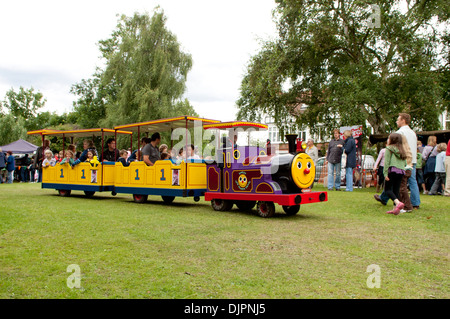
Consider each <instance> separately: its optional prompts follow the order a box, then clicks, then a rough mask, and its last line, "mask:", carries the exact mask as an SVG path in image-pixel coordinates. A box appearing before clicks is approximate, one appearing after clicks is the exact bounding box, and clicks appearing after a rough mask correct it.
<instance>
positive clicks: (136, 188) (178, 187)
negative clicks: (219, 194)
mask: <svg viewBox="0 0 450 319" xmlns="http://www.w3.org/2000/svg"><path fill="white" fill-rule="evenodd" d="M219 122H220V121H215V120H208V119H202V118H196V117H191V116H180V117H174V118H167V119H160V120H153V121H148V122H141V123H135V124H128V125H121V126H117V127H115V128H114V129H115V130H120V131H129V132H134V133H137V135H138V136H141V134H147V135H151V134H152V133H154V132H159V133H162V132H167V131H169V132H171V135H172V133H173V132H174V130H176V129H178V130H179V132H182V134H180V135H179V136H181V137H184V142H183V140H182V141H180V143H179V146H180V147H187V146H188V138H187V136H188V135H189V130H190V129H195V126H196V125H197V128H198V129H201V130H203V125H204V124H211V123H219ZM171 147H173V145H170V148H171ZM138 148H139V145H138ZM206 184H207V180H206V164H205V162H204V161H203V160H195V159H188V158H184V159H183V160H182V161H181V162H180V163H173V162H172V161H170V160H159V161H156V162H155V163H154V165H152V166H147V164H145V163H144V162H142V161H139V162H132V163H131V164H130V166H128V167H124V166H123V165H122V164H121V163H116V165H115V191H116V192H117V193H128V194H132V195H133V199H134V201H135V202H139V203H141V202H145V201H146V200H147V198H148V196H149V195H157V196H162V199H163V200H164V201H165V202H166V203H170V202H172V201H173V200H174V198H175V197H194V199H195V200H196V201H198V200H199V199H200V196H203V195H204V193H205V192H206Z"/></svg>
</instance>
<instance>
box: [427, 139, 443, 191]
mask: <svg viewBox="0 0 450 319" xmlns="http://www.w3.org/2000/svg"><path fill="white" fill-rule="evenodd" d="M436 149H437V151H438V155H436V166H435V169H434V173H435V176H436V179H435V180H434V183H433V186H432V187H431V190H430V192H429V193H428V195H436V193H437V190H438V188H439V185H441V186H442V189H443V190H444V189H445V164H444V162H445V151H446V150H447V144H445V143H440V144H438V146H437V148H436Z"/></svg>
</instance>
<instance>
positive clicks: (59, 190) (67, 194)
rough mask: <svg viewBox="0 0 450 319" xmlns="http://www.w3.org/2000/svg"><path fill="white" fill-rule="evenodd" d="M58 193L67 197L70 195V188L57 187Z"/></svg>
mask: <svg viewBox="0 0 450 319" xmlns="http://www.w3.org/2000/svg"><path fill="white" fill-rule="evenodd" d="M58 194H59V196H61V197H69V196H70V189H58Z"/></svg>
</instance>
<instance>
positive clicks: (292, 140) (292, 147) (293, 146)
mask: <svg viewBox="0 0 450 319" xmlns="http://www.w3.org/2000/svg"><path fill="white" fill-rule="evenodd" d="M285 136H286V139H287V140H288V143H289V153H291V154H295V153H296V152H297V143H296V142H297V134H286V135H285Z"/></svg>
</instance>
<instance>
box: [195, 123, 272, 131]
mask: <svg viewBox="0 0 450 319" xmlns="http://www.w3.org/2000/svg"><path fill="white" fill-rule="evenodd" d="M238 127H239V128H262V129H265V130H267V128H268V127H267V125H265V124H261V123H253V122H241V121H231V122H220V123H213V124H205V125H204V126H203V128H204V129H211V128H216V129H220V130H224V129H228V128H238Z"/></svg>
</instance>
